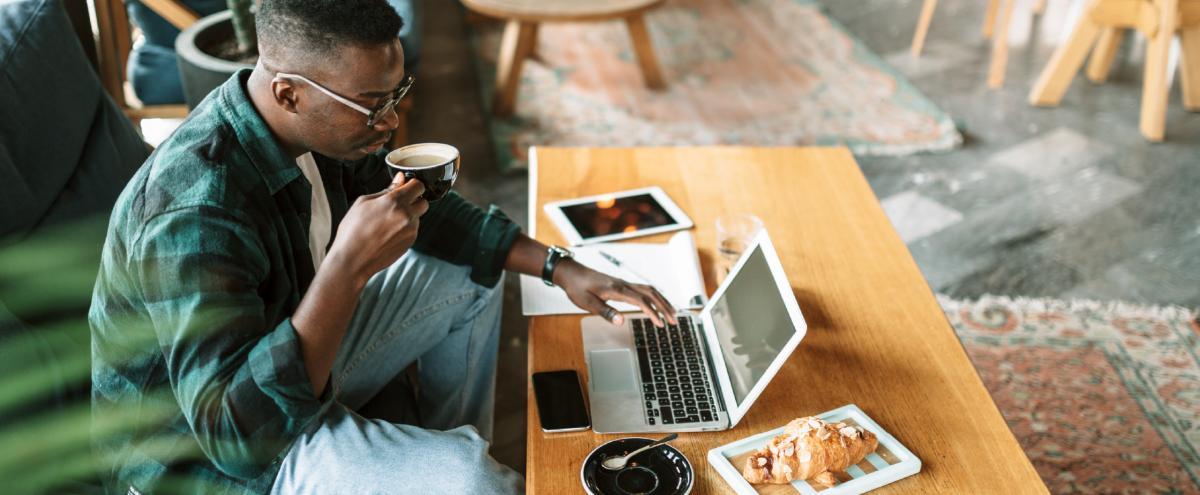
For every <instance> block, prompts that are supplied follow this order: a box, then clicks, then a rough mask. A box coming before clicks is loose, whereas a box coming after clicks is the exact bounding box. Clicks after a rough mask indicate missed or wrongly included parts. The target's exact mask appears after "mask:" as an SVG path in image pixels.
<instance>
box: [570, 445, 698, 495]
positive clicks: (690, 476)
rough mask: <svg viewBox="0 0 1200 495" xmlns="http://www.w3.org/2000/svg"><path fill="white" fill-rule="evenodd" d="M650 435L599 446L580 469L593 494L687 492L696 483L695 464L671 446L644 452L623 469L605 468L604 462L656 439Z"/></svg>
mask: <svg viewBox="0 0 1200 495" xmlns="http://www.w3.org/2000/svg"><path fill="white" fill-rule="evenodd" d="M653 441H654V440H651V439H649V438H638V437H630V438H618V439H616V440H613V441H611V442H608V443H605V444H603V445H601V446H599V447H596V449H595V450H593V451H592V452H591V453H590V454H588V456H587V459H585V460H584V461H583V467H582V468H580V470H579V479H580V481H581V482H582V483H583V488H584V490H586V491H587V493H589V494H590V495H636V494H647V495H676V494H678V495H686V494H688V493H691V491H692V484H693V483H694V482H695V473H693V471H692V464H691V463H690V462H688V460H687V457H684V456H683V453H681V452H679V451H678V450H675V448H674V447H671V446H670V445H659V446H658V447H654V448H652V449H650V450H647V451H645V452H642V453H640V454H638V455H636V456H633V458H632V459H629V463H628V464H627V465H626V466H625V469H622V470H620V471H609V470H607V469H604V467H603V466H601V465H600V463H602V462H604V459H607V458H609V457H612V456H622V455H626V454H628V453H630V452H633V451H635V450H637V449H639V448H641V447H642V446H644V445H646V444H649V443H651V442H653Z"/></svg>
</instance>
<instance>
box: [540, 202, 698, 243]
mask: <svg viewBox="0 0 1200 495" xmlns="http://www.w3.org/2000/svg"><path fill="white" fill-rule="evenodd" d="M559 208H560V209H561V210H562V212H563V215H564V216H566V217H567V221H569V222H571V225H572V226H574V227H575V230H576V231H577V232H579V236H580V237H582V238H583V239H585V240H586V239H590V238H594V237H601V236H606V235H611V234H618V233H628V232H637V231H639V230H645V229H649V228H654V227H662V226H664V225H674V224H675V220H674V219H672V218H671V215H670V214H669V213H667V210H666V209H664V208H663V207H662V205H660V204H658V201H656V200H655V199H654V196H652V195H651V194H650V193H642V194H637V195H633V196H623V197H619V198H613V197H608V198H601V199H600V200H598V201H595V202H591V203H582V204H577V205H565V206H560V207H559Z"/></svg>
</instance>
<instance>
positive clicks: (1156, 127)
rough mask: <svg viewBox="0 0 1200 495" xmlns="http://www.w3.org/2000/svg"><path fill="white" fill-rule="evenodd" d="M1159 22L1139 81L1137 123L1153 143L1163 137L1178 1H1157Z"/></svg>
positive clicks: (1143, 133) (1147, 51)
mask: <svg viewBox="0 0 1200 495" xmlns="http://www.w3.org/2000/svg"><path fill="white" fill-rule="evenodd" d="M1154 6H1155V7H1157V8H1158V15H1159V19H1160V22H1159V24H1158V26H1159V27H1158V32H1157V33H1155V34H1154V37H1152V38H1151V39H1150V43H1149V46H1148V47H1147V48H1146V75H1145V77H1144V79H1145V80H1144V81H1143V82H1142V116H1141V122H1140V125H1139V126H1138V127H1139V128H1140V129H1141V131H1142V136H1144V137H1145V138H1146V139H1148V140H1150V141H1154V142H1159V141H1162V140H1163V134H1164V133H1165V131H1166V123H1167V98H1168V93H1167V90H1168V89H1169V87H1170V83H1171V77H1170V76H1171V75H1170V74H1168V73H1167V68H1168V64H1169V62H1168V59H1169V58H1170V56H1171V40H1172V39H1173V38H1174V37H1175V22H1176V19H1177V16H1178V14H1179V0H1157V1H1155V2H1154Z"/></svg>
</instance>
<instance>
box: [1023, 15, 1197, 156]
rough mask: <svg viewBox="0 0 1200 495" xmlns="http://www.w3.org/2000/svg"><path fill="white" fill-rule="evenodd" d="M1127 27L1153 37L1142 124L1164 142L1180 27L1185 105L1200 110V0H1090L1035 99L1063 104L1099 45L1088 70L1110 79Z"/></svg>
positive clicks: (1148, 49)
mask: <svg viewBox="0 0 1200 495" xmlns="http://www.w3.org/2000/svg"><path fill="white" fill-rule="evenodd" d="M1127 29H1136V30H1138V32H1140V33H1142V35H1144V36H1145V37H1146V39H1148V40H1149V41H1150V42H1149V43H1147V46H1146V68H1145V80H1144V81H1143V82H1142V114H1141V120H1140V123H1139V128H1140V129H1141V131H1142V136H1145V138H1146V139H1148V140H1150V141H1155V142H1158V141H1162V140H1163V133H1164V131H1165V129H1164V128H1165V127H1166V118H1167V100H1168V98H1169V95H1168V90H1169V89H1170V82H1171V77H1170V74H1168V73H1167V69H1168V58H1169V57H1170V54H1171V41H1172V40H1173V39H1174V37H1175V33H1176V32H1177V31H1178V32H1179V37H1180V48H1181V50H1180V51H1181V55H1182V56H1181V57H1179V72H1180V82H1181V86H1182V87H1183V88H1182V89H1183V106H1184V108H1186V109H1187V110H1188V111H1192V112H1195V111H1200V0H1090V2H1089V3H1088V5H1087V8H1086V9H1085V10H1084V14H1083V16H1082V17H1081V18H1080V19H1079V23H1078V24H1076V25H1075V29H1074V30H1073V31H1072V32H1071V37H1070V38H1068V39H1067V41H1066V43H1063V45H1062V46H1060V47H1058V50H1057V51H1055V52H1054V57H1053V58H1052V59H1050V63H1049V64H1048V65H1047V66H1046V68H1045V69H1044V70H1043V71H1042V75H1041V77H1039V78H1038V81H1037V83H1036V84H1034V86H1033V91H1031V92H1030V93H1029V103H1031V104H1033V105H1037V106H1056V105H1058V103H1059V102H1061V101H1062V98H1063V95H1064V94H1065V93H1066V92H1067V88H1068V87H1070V85H1071V80H1073V79H1074V78H1075V74H1076V73H1078V72H1079V69H1080V68H1081V67H1082V66H1083V62H1084V59H1085V58H1087V56H1088V51H1089V50H1092V48H1093V46H1094V47H1095V50H1094V51H1093V52H1092V60H1091V63H1090V65H1089V66H1088V71H1087V75H1088V78H1089V79H1091V80H1092V81H1094V82H1104V80H1105V79H1106V78H1107V77H1108V70H1109V67H1110V66H1111V65H1112V61H1113V57H1114V55H1115V54H1116V50H1117V47H1118V46H1120V44H1121V38H1122V37H1123V35H1124V32H1125V30H1127Z"/></svg>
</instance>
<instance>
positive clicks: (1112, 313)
mask: <svg viewBox="0 0 1200 495" xmlns="http://www.w3.org/2000/svg"><path fill="white" fill-rule="evenodd" d="M941 303H942V308H943V309H944V310H945V311H946V316H947V317H948V318H949V319H950V322H951V323H952V324H953V325H954V328H955V330H957V331H958V335H959V337H960V338H961V339H962V341H963V344H964V346H965V347H966V350H967V354H969V355H970V356H971V359H972V361H974V363H975V367H976V368H977V369H978V370H979V374H980V376H982V377H983V382H984V383H985V384H986V385H987V387H988V390H989V391H990V392H991V394H992V397H993V398H994V399H995V400H996V404H997V406H999V408H1000V411H1001V412H1002V413H1003V414H1004V418H1005V419H1006V420H1007V421H1008V425H1009V427H1011V428H1012V430H1013V433H1014V434H1016V436H1017V440H1018V441H1020V443H1021V446H1022V447H1023V448H1024V449H1025V452H1026V453H1027V454H1028V455H1029V458H1030V460H1032V461H1033V465H1034V467H1036V468H1037V471H1038V473H1039V474H1040V475H1041V476H1042V479H1043V480H1044V481H1045V482H1046V485H1047V486H1049V488H1050V491H1051V492H1052V493H1172V494H1176V493H1200V455H1197V448H1198V447H1200V357H1198V349H1200V344H1198V342H1200V324H1198V323H1197V322H1196V316H1197V315H1196V313H1195V312H1194V311H1189V310H1185V309H1181V308H1157V307H1146V306H1133V305H1126V304H1119V303H1118V304H1104V303H1094V302H1081V301H1075V302H1065V301H1055V300H1036V299H1015V300H1014V299H1008V298H999V297H985V298H983V299H981V300H979V301H976V302H963V301H955V300H952V299H948V298H942V299H941Z"/></svg>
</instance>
